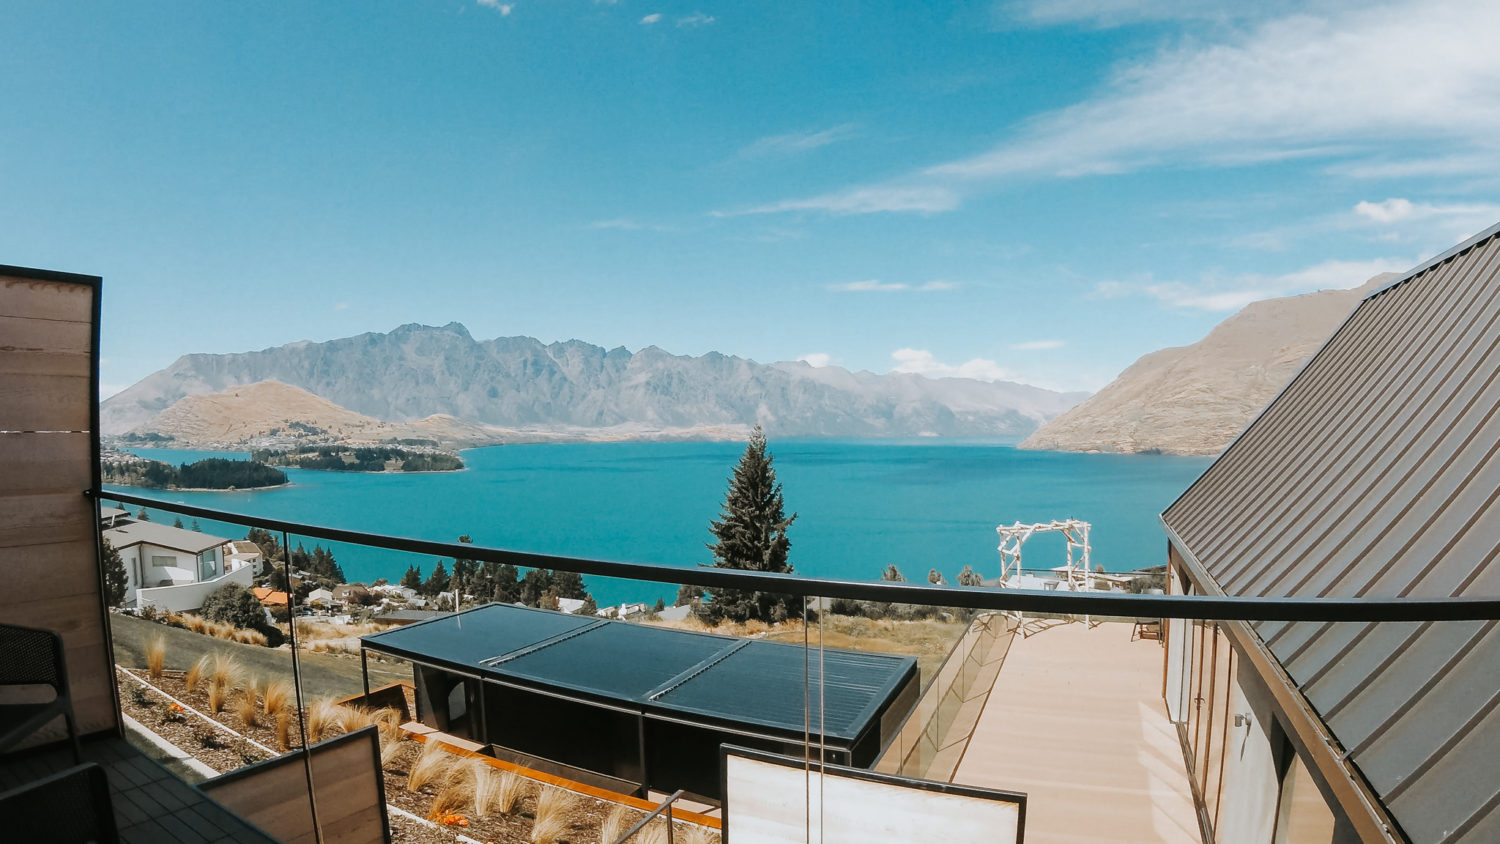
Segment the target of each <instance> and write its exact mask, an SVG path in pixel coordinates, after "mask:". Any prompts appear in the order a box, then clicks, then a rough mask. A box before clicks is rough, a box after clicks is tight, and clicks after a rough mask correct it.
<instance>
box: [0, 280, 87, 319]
mask: <svg viewBox="0 0 1500 844" xmlns="http://www.w3.org/2000/svg"><path fill="white" fill-rule="evenodd" d="M25 272H26V271H24V270H22V271H10V270H0V316H13V317H24V318H26V319H53V320H66V321H69V322H87V323H91V322H93V321H94V291H95V290H96V289H97V288H94V287H92V286H91V285H90V284H87V283H80V282H74V281H57V280H53V279H49V278H36V277H31V276H30V275H29V274H26V275H23V273H25ZM39 274H40V275H56V274H54V273H45V272H44V273H39ZM78 278H80V279H87V278H88V277H87V276H78ZM93 281H94V282H97V281H98V279H93Z"/></svg>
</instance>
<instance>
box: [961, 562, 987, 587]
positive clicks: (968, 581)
mask: <svg viewBox="0 0 1500 844" xmlns="http://www.w3.org/2000/svg"><path fill="white" fill-rule="evenodd" d="M958 585H959V586H983V585H984V578H983V577H980V576H979V572H977V571H975V570H974V568H973V567H972V566H964V570H963V571H961V572H959V573H958Z"/></svg>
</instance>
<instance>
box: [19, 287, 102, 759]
mask: <svg viewBox="0 0 1500 844" xmlns="http://www.w3.org/2000/svg"><path fill="white" fill-rule="evenodd" d="M99 286H100V280H99V279H98V278H96V277H93V276H79V275H70V274H66V273H55V272H49V271H44V270H29V269H21V268H18V267H7V266H0V620H4V621H6V622H8V623H12V624H22V625H27V626H31V627H44V628H47V629H51V630H55V631H57V632H58V633H60V634H62V638H63V644H64V646H65V647H66V649H67V662H68V682H69V686H70V688H71V691H72V696H73V710H74V714H75V715H76V717H77V719H78V728H79V731H80V732H82V733H84V734H87V733H93V732H102V731H108V732H117V731H118V730H119V719H118V707H117V706H116V704H115V691H114V674H113V668H112V666H111V664H110V663H111V658H110V648H109V637H108V625H107V616H106V611H105V609H104V601H103V599H102V596H101V582H100V574H99V556H98V553H99V548H98V526H97V525H98V523H97V518H98V517H97V515H96V513H95V506H96V505H95V503H94V501H93V500H92V499H90V498H88V497H87V496H86V495H85V493H86V492H88V491H89V490H92V489H96V488H97V483H98V475H97V467H98V462H99V461H98V455H99V440H98V430H97V429H98V426H97V424H96V420H97V418H98V401H97V397H98V394H99V393H98V360H99V335H98V314H99ZM63 735H64V733H63V729H62V722H61V720H60V719H59V720H58V721H57V722H56V723H55V724H54V725H51V726H50V727H49V728H48V729H47V730H44V731H43V732H42V733H41V734H40V736H39V738H40V739H41V740H50V739H56V738H61V737H62V736H63Z"/></svg>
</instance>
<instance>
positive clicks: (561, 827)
mask: <svg viewBox="0 0 1500 844" xmlns="http://www.w3.org/2000/svg"><path fill="white" fill-rule="evenodd" d="M572 813H573V795H572V794H569V793H568V792H566V791H563V790H562V789H560V788H557V787H556V786H550V785H549V786H547V787H545V788H543V789H542V793H541V794H538V795H537V798H536V819H535V820H533V821H532V823H531V844H554V842H556V841H558V840H560V839H561V838H562V837H563V836H564V835H566V834H567V832H568V827H569V826H571V824H570V822H569V816H570V815H571V814H572Z"/></svg>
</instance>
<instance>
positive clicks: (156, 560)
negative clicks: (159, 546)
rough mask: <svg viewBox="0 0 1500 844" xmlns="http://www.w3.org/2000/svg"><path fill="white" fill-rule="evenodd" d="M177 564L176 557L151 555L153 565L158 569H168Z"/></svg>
mask: <svg viewBox="0 0 1500 844" xmlns="http://www.w3.org/2000/svg"><path fill="white" fill-rule="evenodd" d="M176 562H177V558H176V557H162V556H158V555H156V554H152V555H151V565H152V566H154V567H156V568H166V567H167V566H170V565H173V564H175V563H176Z"/></svg>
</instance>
